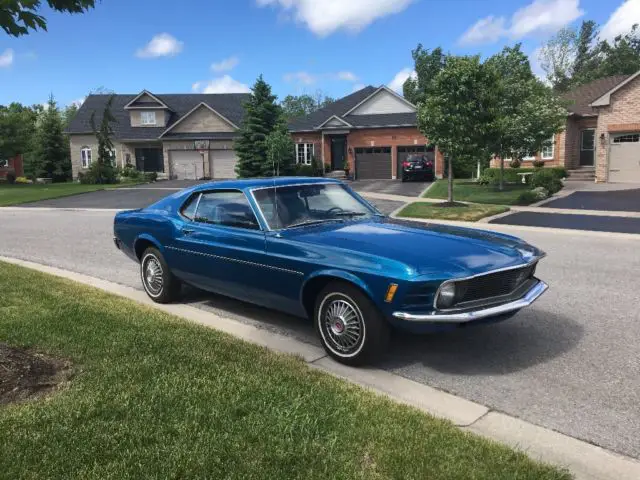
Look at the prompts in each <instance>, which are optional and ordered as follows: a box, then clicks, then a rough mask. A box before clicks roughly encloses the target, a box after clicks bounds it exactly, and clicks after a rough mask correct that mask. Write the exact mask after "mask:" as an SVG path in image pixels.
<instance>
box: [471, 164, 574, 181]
mask: <svg viewBox="0 0 640 480" xmlns="http://www.w3.org/2000/svg"><path fill="white" fill-rule="evenodd" d="M541 170H545V171H549V172H551V174H552V175H553V176H554V177H555V178H557V179H561V178H566V177H568V176H569V174H568V173H567V169H566V168H564V167H551V168H510V167H507V168H505V169H504V181H505V183H517V182H522V177H521V176H520V175H518V174H519V173H534V172H538V171H541ZM499 182H500V169H499V168H485V169H484V170H483V171H482V175H481V176H480V180H479V183H481V184H497V183H499Z"/></svg>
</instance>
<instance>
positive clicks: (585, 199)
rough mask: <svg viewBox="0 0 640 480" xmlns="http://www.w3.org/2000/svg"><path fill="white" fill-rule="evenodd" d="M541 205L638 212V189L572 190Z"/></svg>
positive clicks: (544, 206) (639, 190)
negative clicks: (568, 193) (570, 192)
mask: <svg viewBox="0 0 640 480" xmlns="http://www.w3.org/2000/svg"><path fill="white" fill-rule="evenodd" d="M542 207H543V208H571V209H577V210H609V211H611V210H613V211H621V212H640V189H632V190H617V191H607V192H574V193H572V194H571V195H567V196H566V197H563V198H559V199H557V200H552V201H551V202H548V203H545V204H544V205H542Z"/></svg>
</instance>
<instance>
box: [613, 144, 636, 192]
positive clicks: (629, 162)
mask: <svg viewBox="0 0 640 480" xmlns="http://www.w3.org/2000/svg"><path fill="white" fill-rule="evenodd" d="M609 152H610V153H609V181H610V182H621V183H637V182H640V133H627V134H624V135H612V136H611V149H610V150H609Z"/></svg>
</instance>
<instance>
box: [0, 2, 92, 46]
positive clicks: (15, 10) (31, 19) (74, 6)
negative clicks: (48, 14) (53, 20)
mask: <svg viewBox="0 0 640 480" xmlns="http://www.w3.org/2000/svg"><path fill="white" fill-rule="evenodd" d="M95 3H96V2H95V0H47V4H48V5H49V8H50V9H52V10H54V11H56V12H66V13H84V12H86V11H87V10H89V9H90V8H94V7H95ZM41 4H42V1H41V0H2V1H1V2H0V27H2V29H3V30H4V31H5V32H6V33H7V34H8V35H12V36H14V37H19V36H21V35H27V34H28V33H29V30H37V29H39V28H41V29H42V30H45V31H46V30H47V21H46V19H45V18H44V17H43V16H42V15H39V14H38V13H37V12H38V11H39V10H40V9H41V7H42V5H41Z"/></svg>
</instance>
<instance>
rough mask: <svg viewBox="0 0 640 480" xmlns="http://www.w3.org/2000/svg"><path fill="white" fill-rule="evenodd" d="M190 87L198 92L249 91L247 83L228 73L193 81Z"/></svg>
mask: <svg viewBox="0 0 640 480" xmlns="http://www.w3.org/2000/svg"><path fill="white" fill-rule="evenodd" d="M191 89H192V90H193V91H194V92H198V93H249V92H250V91H251V89H250V88H249V86H248V85H246V84H244V83H241V82H239V81H237V80H235V79H233V78H231V77H230V76H229V75H223V76H222V77H217V78H214V79H213V80H209V81H206V82H195V83H194V84H193V85H192V86H191Z"/></svg>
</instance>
